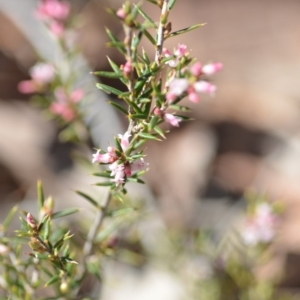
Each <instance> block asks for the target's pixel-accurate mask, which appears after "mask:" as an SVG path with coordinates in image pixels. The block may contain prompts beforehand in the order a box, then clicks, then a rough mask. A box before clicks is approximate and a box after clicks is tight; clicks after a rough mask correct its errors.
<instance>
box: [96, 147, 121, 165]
mask: <svg viewBox="0 0 300 300" xmlns="http://www.w3.org/2000/svg"><path fill="white" fill-rule="evenodd" d="M108 148H112V147H108ZM108 148H107V149H108ZM113 149H114V148H112V149H108V150H110V151H108V152H107V153H104V154H103V153H100V150H98V151H97V152H96V153H95V154H93V160H92V163H104V164H107V163H112V162H114V161H115V160H116V155H115V152H114V150H113Z"/></svg>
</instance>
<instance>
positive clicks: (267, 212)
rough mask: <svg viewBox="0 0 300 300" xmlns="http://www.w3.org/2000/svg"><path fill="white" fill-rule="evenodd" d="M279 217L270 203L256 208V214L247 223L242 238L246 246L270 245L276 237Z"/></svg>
mask: <svg viewBox="0 0 300 300" xmlns="http://www.w3.org/2000/svg"><path fill="white" fill-rule="evenodd" d="M277 223H278V217H277V216H276V215H275V214H274V212H273V209H272V207H271V205H270V204H268V203H261V204H259V205H257V207H256V208H255V212H254V214H253V215H252V216H251V217H249V218H248V220H247V221H246V225H245V228H244V229H243V231H242V232H241V237H242V239H243V241H244V243H245V244H246V245H252V246H254V245H257V244H259V243H269V242H271V241H272V240H273V239H274V237H275V235H276V226H277Z"/></svg>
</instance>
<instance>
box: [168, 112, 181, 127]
mask: <svg viewBox="0 0 300 300" xmlns="http://www.w3.org/2000/svg"><path fill="white" fill-rule="evenodd" d="M164 120H165V121H166V122H168V123H170V124H171V125H172V126H175V127H179V122H180V121H181V120H180V119H178V118H176V117H175V116H174V115H172V114H165V115H164Z"/></svg>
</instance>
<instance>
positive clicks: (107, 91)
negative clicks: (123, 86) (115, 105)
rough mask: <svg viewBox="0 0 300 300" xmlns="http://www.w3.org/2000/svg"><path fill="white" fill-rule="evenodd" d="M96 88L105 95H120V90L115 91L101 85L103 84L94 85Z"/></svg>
mask: <svg viewBox="0 0 300 300" xmlns="http://www.w3.org/2000/svg"><path fill="white" fill-rule="evenodd" d="M96 87H97V88H98V89H99V90H101V91H103V92H105V93H106V94H114V95H117V96H119V95H121V94H122V92H121V91H120V90H117V89H115V88H113V87H111V86H109V85H106V84H103V83H96Z"/></svg>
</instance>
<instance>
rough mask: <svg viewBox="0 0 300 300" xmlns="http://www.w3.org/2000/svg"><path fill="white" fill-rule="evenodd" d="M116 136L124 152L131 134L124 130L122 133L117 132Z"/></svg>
mask: <svg viewBox="0 0 300 300" xmlns="http://www.w3.org/2000/svg"><path fill="white" fill-rule="evenodd" d="M118 137H119V138H120V140H121V147H122V149H123V151H124V152H125V151H126V150H127V149H128V147H129V144H130V143H129V138H130V137H131V134H130V133H129V132H128V131H126V132H125V133H124V134H118Z"/></svg>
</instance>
